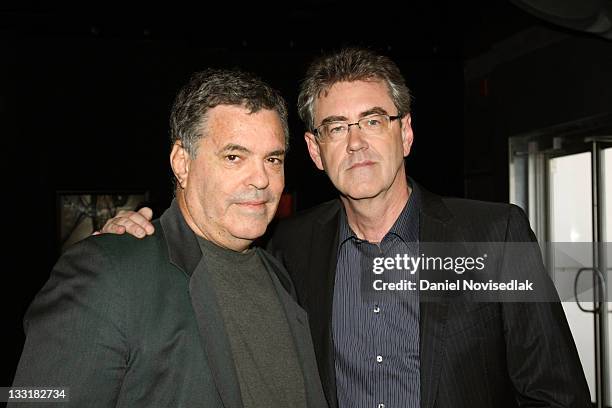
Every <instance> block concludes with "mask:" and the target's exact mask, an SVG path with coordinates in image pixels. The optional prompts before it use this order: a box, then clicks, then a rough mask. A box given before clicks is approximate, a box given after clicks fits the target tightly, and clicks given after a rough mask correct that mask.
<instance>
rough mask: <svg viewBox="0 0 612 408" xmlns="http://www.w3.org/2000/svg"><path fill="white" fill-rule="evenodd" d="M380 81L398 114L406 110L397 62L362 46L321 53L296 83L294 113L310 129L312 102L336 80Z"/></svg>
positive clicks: (406, 98) (407, 93)
mask: <svg viewBox="0 0 612 408" xmlns="http://www.w3.org/2000/svg"><path fill="white" fill-rule="evenodd" d="M352 81H384V82H385V83H386V84H387V88H388V89H389V96H390V97H391V99H392V100H393V103H394V104H395V107H396V108H397V110H398V112H399V114H400V116H404V115H406V114H408V113H410V90H409V89H408V87H407V86H406V83H405V81H404V77H403V76H402V73H401V72H400V70H399V68H398V66H397V65H396V64H395V63H394V62H393V61H391V59H390V58H389V57H386V56H384V55H379V54H376V53H375V52H373V51H371V50H368V49H364V48H345V49H343V50H340V51H338V52H335V53H333V54H329V55H324V56H322V57H320V58H318V59H316V60H315V61H313V63H312V64H311V65H310V67H309V68H308V71H306V78H305V79H304V81H303V82H302V85H301V87H300V95H299V97H298V113H299V115H300V118H301V119H302V121H303V122H304V125H305V126H306V128H307V129H308V130H311V131H312V130H314V128H315V123H314V103H315V100H316V99H317V98H318V97H319V96H320V95H321V93H322V92H327V91H328V90H329V89H330V88H331V87H332V86H333V85H334V84H335V83H337V82H352Z"/></svg>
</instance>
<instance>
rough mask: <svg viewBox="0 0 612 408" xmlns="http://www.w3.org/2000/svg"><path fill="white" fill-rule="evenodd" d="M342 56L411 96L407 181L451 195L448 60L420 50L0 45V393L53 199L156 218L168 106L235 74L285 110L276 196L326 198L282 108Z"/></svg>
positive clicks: (19, 339)
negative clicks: (330, 57)
mask: <svg viewBox="0 0 612 408" xmlns="http://www.w3.org/2000/svg"><path fill="white" fill-rule="evenodd" d="M431 41H433V40H431ZM300 44H301V45H300ZM344 44H358V45H366V46H370V47H372V48H374V49H377V50H379V51H382V52H385V53H387V54H388V55H389V56H391V57H392V58H393V59H394V60H395V61H396V62H397V63H398V65H400V67H401V69H402V72H403V73H404V74H405V76H406V78H407V81H408V84H409V85H410V87H411V89H412V91H413V94H414V97H415V101H414V112H413V124H414V130H415V138H416V139H415V145H414V150H413V153H412V155H411V157H410V158H409V160H408V169H409V170H408V171H409V174H411V175H412V176H413V177H415V178H416V179H417V180H419V181H421V182H422V183H423V184H424V185H425V186H426V187H428V188H430V189H433V190H435V191H437V192H439V193H443V194H449V195H461V194H462V191H463V175H462V169H463V157H462V155H461V153H460V152H461V149H462V146H463V135H462V127H463V123H462V120H463V117H462V109H461V106H462V101H463V84H462V61H461V58H460V55H459V53H458V52H457V50H456V49H454V48H452V47H451V46H447V45H446V44H444V43H442V44H440V43H436V44H437V45H435V46H434V45H432V44H433V43H432V44H430V43H429V42H428V41H424V42H423V43H422V44H421V45H420V46H419V47H413V48H411V47H408V46H400V44H401V41H400V40H394V41H391V42H387V41H383V40H379V41H367V40H356V41H352V42H351V41H346V40H343V39H335V40H331V39H327V40H320V39H316V38H311V39H309V40H308V42H306V41H304V42H302V43H300V42H299V41H296V43H294V42H293V41H289V40H287V41H280V40H278V41H277V42H275V43H272V44H270V43H266V42H265V41H264V42H259V41H245V40H240V39H238V40H234V39H231V38H229V37H228V38H227V39H225V40H223V39H203V40H199V41H195V40H193V39H190V40H185V39H182V38H161V39H160V38H146V36H144V37H143V36H142V35H141V36H127V37H126V36H123V37H122V36H116V35H109V36H104V35H101V34H95V33H93V34H92V35H64V34H52V35H43V34H39V33H34V34H28V35H22V34H21V33H17V34H15V33H11V35H5V36H4V38H0V47H1V50H2V57H1V58H2V63H1V64H0V115H1V119H2V120H1V121H0V133H1V134H2V143H3V147H2V155H3V160H2V170H3V175H4V177H3V180H4V188H3V191H4V200H3V201H4V204H5V206H6V208H5V210H4V212H3V214H4V216H5V219H6V220H7V221H8V223H4V225H5V234H6V237H7V238H8V242H7V244H5V250H4V251H5V252H4V254H5V256H4V258H5V259H6V260H7V262H6V263H5V267H4V268H3V272H4V274H3V278H4V282H5V285H3V289H4V290H3V291H2V295H0V296H1V298H2V314H3V316H2V322H3V337H4V352H3V353H2V354H3V361H2V369H3V373H2V377H0V379H1V383H0V385H9V384H10V382H11V379H12V376H13V373H14V369H15V367H16V364H17V361H18V358H19V354H20V351H21V347H22V344H23V332H22V328H21V319H22V317H23V314H24V312H25V309H26V307H27V305H28V304H29V303H30V301H31V300H32V298H33V296H34V295H35V293H36V292H37V291H38V290H39V288H40V287H41V286H42V285H43V283H44V282H45V281H46V279H47V278H48V276H49V271H50V269H51V267H52V265H53V264H54V263H55V261H56V259H57V256H58V249H57V248H58V245H57V244H58V243H57V225H56V224H57V208H56V202H55V200H56V192H57V191H59V190H133V189H137V190H140V189H146V190H148V191H150V193H151V205H152V206H153V207H154V209H155V212H156V213H157V214H159V213H160V212H161V211H162V210H163V209H164V208H165V207H166V206H167V205H168V203H169V201H170V199H171V183H170V168H169V165H168V153H169V142H168V126H167V118H168V114H169V107H170V105H171V103H172V100H173V97H174V95H175V93H176V91H177V90H178V88H179V87H180V86H181V85H182V84H183V83H184V82H185V81H186V80H187V78H188V76H189V75H190V73H192V72H193V71H196V70H200V69H203V68H206V67H235V66H236V67H240V68H243V69H246V70H250V71H254V72H256V73H258V74H259V75H260V76H262V77H263V78H264V79H265V80H267V81H268V82H269V83H271V84H272V85H273V86H275V87H277V88H279V89H280V90H281V91H282V93H283V94H284V95H285V96H286V97H287V100H288V102H289V107H290V111H291V116H290V120H291V122H290V127H291V134H292V138H291V143H292V148H291V149H292V150H291V151H290V155H289V158H288V161H287V169H286V172H287V190H288V191H291V192H294V193H295V194H296V197H297V204H298V208H307V207H309V206H312V205H314V204H316V203H319V202H322V201H324V200H327V199H329V198H331V197H333V196H334V195H335V194H334V190H333V188H332V187H331V185H330V183H329V182H328V181H327V179H326V177H325V176H324V175H323V174H322V173H320V172H318V171H317V170H316V169H315V167H314V165H312V163H311V162H310V159H309V157H308V156H307V153H306V149H305V143H304V142H303V139H302V134H303V127H302V125H301V123H300V122H299V120H298V118H297V115H296V113H295V100H296V97H297V84H298V81H299V79H300V78H302V76H303V74H304V70H305V68H306V66H307V63H308V62H309V61H310V60H311V59H312V58H313V56H315V55H317V54H319V53H321V52H322V51H325V50H330V49H332V48H337V47H338V46H340V45H344Z"/></svg>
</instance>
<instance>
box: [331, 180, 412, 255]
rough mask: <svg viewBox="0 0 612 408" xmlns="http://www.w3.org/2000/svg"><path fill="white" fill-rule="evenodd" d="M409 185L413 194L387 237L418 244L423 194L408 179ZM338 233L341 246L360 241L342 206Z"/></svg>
mask: <svg viewBox="0 0 612 408" xmlns="http://www.w3.org/2000/svg"><path fill="white" fill-rule="evenodd" d="M408 184H409V185H410V187H411V188H412V193H411V194H410V197H408V202H407V203H406V205H405V206H404V208H403V210H402V212H401V213H400V215H399V217H397V219H396V220H395V223H393V226H392V227H391V229H390V230H389V232H388V233H387V234H386V235H385V237H387V236H388V235H389V234H393V235H396V236H398V237H399V238H400V239H401V240H402V241H404V242H416V241H418V237H419V212H420V209H421V192H420V190H419V186H418V185H417V184H416V183H414V182H413V181H412V180H411V179H410V178H408ZM338 232H339V235H338V238H339V242H340V246H342V244H344V243H345V242H346V241H347V240H348V239H351V238H354V239H356V240H359V238H357V235H355V233H354V232H353V230H352V229H351V227H350V225H349V223H348V219H347V216H346V210H345V209H344V206H342V211H341V212H340V229H339V231H338ZM383 239H384V238H383Z"/></svg>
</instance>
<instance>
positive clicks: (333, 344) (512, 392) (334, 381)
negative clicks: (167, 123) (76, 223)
mask: <svg viewBox="0 0 612 408" xmlns="http://www.w3.org/2000/svg"><path fill="white" fill-rule="evenodd" d="M298 109H299V113H300V116H301V118H302V119H303V121H304V124H305V126H306V133H305V140H306V143H307V146H308V152H309V154H310V157H311V159H312V161H313V162H314V164H315V165H316V166H317V168H319V169H320V170H323V171H325V172H326V174H327V175H328V176H329V178H330V179H331V181H332V183H333V184H334V186H335V187H336V188H337V190H338V192H339V194H340V197H339V199H337V200H333V201H330V202H327V203H323V204H321V205H319V206H317V207H315V208H313V209H310V210H307V211H305V212H304V213H302V214H299V215H297V216H296V217H293V218H290V219H287V220H284V221H282V222H280V223H279V225H278V227H277V228H276V229H275V231H274V232H273V235H272V238H271V241H270V246H269V248H270V249H271V250H272V252H273V253H274V254H275V255H276V256H277V257H278V258H279V259H281V260H282V262H283V263H284V265H285V266H286V268H287V270H288V271H289V273H290V275H291V277H292V279H293V281H294V284H295V287H296V290H297V294H298V300H299V301H300V304H301V305H302V306H303V307H304V308H305V309H306V311H307V312H308V315H309V319H310V327H311V332H312V336H313V342H314V346H315V352H316V355H317V362H318V366H319V372H320V374H321V380H322V382H323V388H324V390H325V393H326V397H327V401H328V403H329V405H330V406H331V407H341V408H355V407H359V408H361V407H363V408H375V407H377V408H395V407H410V408H417V407H422V408H433V407H444V408H446V407H452V408H457V407H465V408H477V407H481V408H491V407H508V408H510V407H512V408H515V407H536V406H537V407H544V406H546V407H575V408H587V407H589V406H590V398H589V392H588V388H587V385H586V380H585V377H584V374H583V372H582V368H581V365H580V361H579V359H578V355H577V351H576V347H575V345H574V342H573V339H572V336H571V333H570V331H569V328H568V325H567V322H566V320H565V316H564V313H563V310H562V308H561V306H560V304H559V302H558V301H551V302H507V303H505V302H498V301H495V302H483V303H475V302H470V301H464V300H465V299H463V298H455V299H454V300H455V301H454V302H452V303H451V302H450V299H447V298H445V297H444V296H442V297H440V298H438V299H437V301H431V302H427V301H424V299H423V297H422V296H421V295H422V294H421V293H420V292H419V291H418V290H417V291H412V292H406V293H405V294H403V295H401V296H400V295H398V296H393V295H391V294H388V295H377V296H373V295H372V293H371V292H369V291H368V290H367V286H368V285H367V282H368V279H371V272H372V271H371V269H370V270H369V271H368V268H367V266H368V265H370V266H371V265H372V262H371V260H372V258H373V257H379V258H385V259H394V258H395V257H396V256H398V255H401V254H404V255H410V256H411V257H418V256H419V255H420V251H419V252H416V250H415V244H417V245H416V248H418V247H419V245H421V244H422V243H423V244H426V243H442V244H444V245H446V244H449V245H448V246H452V245H451V244H452V243H453V242H472V243H478V242H480V243H489V242H490V243H501V244H506V243H510V242H534V241H535V237H534V235H533V232H532V231H531V229H530V228H529V223H528V221H527V219H526V217H525V215H524V214H523V212H522V211H521V210H520V209H519V208H518V207H516V206H512V205H508V204H499V203H485V202H477V201H471V200H463V199H453V198H443V197H440V196H437V195H435V194H433V193H430V192H428V191H426V190H425V189H424V188H422V187H421V186H419V185H418V184H417V183H416V182H415V181H414V180H412V179H410V178H409V177H407V174H406V169H405V166H404V158H405V157H406V156H408V154H409V153H410V149H411V147H412V142H413V131H412V126H411V115H410V112H411V111H410V92H409V90H408V87H407V86H406V84H405V82H404V79H403V77H402V75H401V72H400V70H399V68H398V67H397V65H396V64H395V63H393V62H392V61H391V60H390V59H389V58H387V57H385V56H382V55H378V54H376V53H374V52H372V51H369V50H365V49H344V50H341V51H339V52H336V53H333V54H331V55H327V56H323V57H321V58H319V59H317V60H316V61H315V62H313V64H312V65H311V66H310V68H309V69H308V71H307V74H306V79H305V81H304V82H303V83H302V87H301V92H300V95H299V99H298ZM144 227H149V226H148V225H147V223H146V217H144V216H142V214H138V213H130V214H124V215H123V216H121V217H118V218H116V219H114V220H112V221H110V222H109V223H108V224H107V225H106V226H105V228H104V231H105V232H115V233H121V232H124V230H125V229H127V231H128V232H130V233H131V234H136V233H138V231H140V233H142V234H145V233H151V230H149V231H145V230H143V229H142V228H144ZM521 262H524V260H523V259H517V263H521ZM364 266H365V267H364ZM524 266H526V268H525V270H527V271H530V268H533V273H534V276H536V275H538V274H540V273H543V272H544V271H543V270H542V265H541V259H540V258H538V259H537V261H536V262H533V263H532V264H529V265H524ZM368 272H369V273H368ZM449 278H450V277H449ZM364 282H365V283H366V285H364ZM364 287H365V288H366V289H364ZM466 299H467V298H466ZM457 300H459V301H457Z"/></svg>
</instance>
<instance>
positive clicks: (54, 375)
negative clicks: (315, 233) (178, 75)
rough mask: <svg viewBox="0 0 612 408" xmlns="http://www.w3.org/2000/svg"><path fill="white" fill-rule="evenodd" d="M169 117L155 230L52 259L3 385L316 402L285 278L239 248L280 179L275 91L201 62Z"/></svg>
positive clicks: (85, 394)
mask: <svg viewBox="0 0 612 408" xmlns="http://www.w3.org/2000/svg"><path fill="white" fill-rule="evenodd" d="M170 124H171V136H172V151H171V153H170V163H171V167H172V171H173V173H174V178H175V186H176V190H175V196H176V197H175V199H174V200H173V202H172V204H171V206H170V208H168V209H167V210H166V211H165V212H164V214H163V215H162V216H161V218H160V219H159V220H156V221H155V222H153V225H154V226H155V228H156V229H157V231H159V232H158V233H157V234H155V235H153V236H150V237H148V238H147V239H144V240H138V239H134V238H133V237H131V236H116V235H98V236H93V237H90V238H88V239H86V240H84V241H83V242H80V243H79V244H77V245H75V246H73V247H72V248H70V249H69V250H68V251H67V252H66V253H65V254H64V255H63V256H62V257H61V258H60V259H59V261H58V262H57V264H56V265H55V267H54V269H53V271H52V272H51V277H50V279H49V281H48V282H47V283H46V284H45V286H44V287H43V289H42V290H41V291H40V292H39V293H38V295H37V296H36V298H35V299H34V301H33V303H32V305H31V306H30V308H29V309H28V312H27V314H26V317H25V324H24V325H25V330H26V343H25V346H24V349H23V353H22V356H21V359H20V362H19V366H18V368H17V373H16V376H15V380H14V384H13V387H17V388H24V387H45V386H49V385H55V386H60V387H65V388H67V390H66V392H67V393H68V397H67V399H69V401H67V403H66V405H67V406H74V407H131V408H132V407H166V406H167V407H206V408H209V407H232V408H241V407H252V408H260V407H278V408H281V407H282V408H285V407H296V408H297V407H300V408H302V407H312V408H319V407H324V406H326V402H325V397H324V395H323V391H322V389H321V383H320V380H319V376H318V372H317V366H316V361H315V357H314V351H313V346H312V342H311V335H310V332H309V330H308V324H307V316H306V313H305V312H304V310H303V309H302V308H301V307H300V306H298V305H297V303H296V301H295V300H294V296H295V291H294V289H293V286H292V283H291V280H290V278H289V276H288V275H287V272H286V271H285V269H284V268H283V267H282V265H280V264H279V263H278V261H277V260H275V259H274V258H273V257H272V256H270V255H269V254H267V253H266V252H265V251H264V250H262V249H259V248H252V247H251V244H252V242H253V241H254V240H255V239H256V238H258V237H260V236H262V235H263V234H264V232H265V230H266V228H267V226H268V223H269V222H270V221H271V220H272V218H273V216H274V213H275V211H276V208H277V205H278V202H279V199H280V196H281V193H282V191H283V187H284V169H283V166H284V163H283V162H284V157H285V152H286V149H287V147H288V129H287V112H286V107H285V102H284V100H283V98H282V97H281V96H280V94H279V93H278V92H277V91H275V90H273V89H272V88H270V87H269V86H268V85H267V84H265V83H263V82H262V81H260V80H259V79H257V78H255V77H253V76H251V75H250V74H246V73H242V72H239V71H228V70H207V71H204V72H200V73H197V74H195V75H194V76H193V77H192V79H191V80H190V81H189V83H188V84H187V85H186V86H185V87H184V88H183V89H182V90H181V91H180V92H179V94H178V96H177V98H176V100H175V103H174V106H173V108H172V113H171V120H170ZM19 402H20V404H19V406H24V405H23V400H20V401H19ZM32 405H33V406H40V402H36V403H33V404H32Z"/></svg>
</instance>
